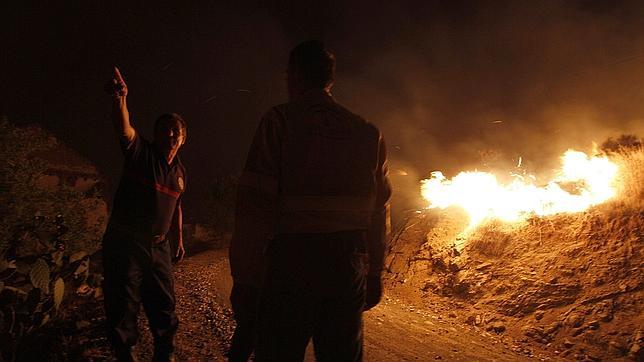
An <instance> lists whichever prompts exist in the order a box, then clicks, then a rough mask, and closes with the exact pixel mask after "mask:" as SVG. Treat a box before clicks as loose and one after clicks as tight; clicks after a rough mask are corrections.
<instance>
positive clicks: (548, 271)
mask: <svg viewBox="0 0 644 362" xmlns="http://www.w3.org/2000/svg"><path fill="white" fill-rule="evenodd" d="M620 139H621V138H620ZM629 139H630V138H629ZM629 144H631V145H634V146H633V147H619V148H618V150H619V152H615V151H606V152H604V153H603V154H599V155H597V156H588V155H576V156H575V157H578V159H579V160H581V161H582V165H583V167H582V168H581V171H583V172H582V174H589V173H584V172H586V171H592V170H593V163H592V161H593V160H594V159H598V160H601V161H600V162H601V163H600V166H601V165H605V164H607V163H610V164H612V165H615V169H616V170H617V172H616V173H615V177H614V179H611V183H610V184H611V185H613V187H614V193H613V194H612V196H611V197H609V198H606V199H604V200H601V201H600V202H596V203H591V204H589V205H588V206H587V207H586V208H583V209H580V210H573V211H574V212H556V213H552V214H549V215H548V214H545V215H540V214H539V213H534V212H533V213H528V214H524V215H523V218H520V219H519V220H515V221H511V222H507V221H503V219H502V218H493V217H489V215H487V214H486V217H484V218H481V219H479V221H480V223H476V224H475V225H472V223H471V219H470V216H469V215H471V214H469V213H467V212H466V211H463V209H460V208H459V207H458V206H457V205H447V206H448V207H446V208H443V209H441V208H433V209H428V210H424V211H422V212H420V213H418V214H416V216H415V217H413V218H411V219H410V220H408V221H407V223H406V225H407V226H406V227H405V228H404V229H403V230H401V232H400V233H399V234H397V235H396V237H395V238H394V239H393V240H392V244H391V251H390V253H389V256H388V258H387V264H386V265H387V267H388V271H389V273H388V277H389V280H390V283H389V284H390V288H391V289H390V290H391V292H392V293H398V294H400V296H403V297H409V298H415V299H418V298H420V299H419V300H420V301H421V303H427V305H428V306H430V305H432V306H434V305H436V304H437V303H445V304H446V305H447V306H446V308H447V309H449V310H452V309H453V308H454V306H455V305H458V306H459V308H461V309H462V310H461V311H460V312H459V318H460V320H461V321H462V322H463V323H468V324H471V325H473V327H474V328H480V329H482V330H487V331H492V332H496V333H503V334H505V335H508V336H511V337H512V338H513V341H514V343H515V344H516V345H517V346H518V347H517V348H518V350H521V351H525V350H532V351H534V350H538V349H542V350H547V351H549V353H550V354H559V355H560V356H563V357H565V358H573V357H578V358H586V357H587V358H591V359H592V358H611V359H612V358H623V357H626V356H630V357H631V358H635V359H638V358H642V352H641V349H640V346H641V345H642V343H644V338H642V332H641V326H642V325H643V324H642V323H643V320H642V313H641V304H642V302H643V298H644V295H643V294H642V288H643V287H644V282H643V280H644V275H643V274H642V270H641V267H640V266H641V265H642V262H644V261H643V260H642V245H644V243H643V241H644V240H643V239H642V229H643V228H644V225H643V224H642V223H643V219H642V215H644V210H643V208H642V197H643V196H644V194H643V187H642V180H643V179H644V149H643V148H642V146H641V144H639V145H638V144H636V143H634V142H630V143H629ZM595 157H597V158H595ZM602 167H603V166H602ZM611 167H612V166H611ZM597 170H600V171H601V170H603V168H601V167H600V168H598V169H597ZM602 173H603V171H601V172H599V174H600V175H601V174H602ZM453 180H454V179H452V181H453ZM443 181H444V180H443ZM448 186H449V185H448ZM471 187H477V185H476V184H474V185H472V186H471ZM495 187H496V186H495ZM581 187H583V185H581ZM530 189H531V190H536V189H537V188H536V187H535V188H530ZM564 191H565V190H564ZM565 192H566V193H569V194H572V195H584V192H583V191H581V192H579V191H574V192H573V191H565ZM458 196H462V194H460V195H458ZM469 196H470V197H476V191H471V192H470V193H469ZM437 197H446V195H438V196H437ZM565 197H569V196H567V195H565ZM437 200H444V199H440V198H439V199H437ZM483 200H485V202H488V203H492V204H485V203H483V204H480V206H481V208H480V210H483V212H487V211H488V210H491V209H493V208H494V206H495V205H493V203H495V202H501V201H503V200H501V199H499V198H498V197H496V198H495V197H490V195H489V193H488V194H487V195H484V197H483ZM468 219H469V228H468V227H466V226H467V224H468Z"/></svg>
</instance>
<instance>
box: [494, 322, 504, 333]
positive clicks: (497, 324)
mask: <svg viewBox="0 0 644 362" xmlns="http://www.w3.org/2000/svg"><path fill="white" fill-rule="evenodd" d="M492 330H493V331H494V332H496V333H499V334H500V333H503V332H505V325H504V324H503V323H501V322H494V323H492Z"/></svg>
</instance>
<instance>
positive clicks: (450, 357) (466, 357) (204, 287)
mask: <svg viewBox="0 0 644 362" xmlns="http://www.w3.org/2000/svg"><path fill="white" fill-rule="evenodd" d="M228 268H229V267H228V260H227V257H226V251H225V250H210V251H204V252H201V253H199V254H196V255H193V256H191V257H188V258H186V259H185V260H184V262H183V263H181V264H179V265H178V266H177V267H176V272H175V280H176V292H177V302H178V303H177V306H178V314H179V318H180V319H181V326H180V329H179V333H178V336H177V358H178V360H180V361H224V360H225V357H224V351H225V350H226V348H227V347H228V343H229V340H230V336H231V335H232V332H233V328H234V322H233V321H232V318H231V311H230V303H229V301H228V295H229V292H230V289H231V287H232V280H231V278H230V275H229V269H228ZM444 312H445V311H444V310H439V309H437V310H435V311H430V310H420V309H417V308H416V307H414V306H411V305H409V304H406V303H405V302H404V301H402V300H399V299H396V298H395V297H388V296H386V297H385V298H384V300H383V302H382V303H381V304H380V305H378V306H377V307H376V308H374V309H372V310H371V311H369V312H367V313H365V361H430V360H431V361H433V360H446V361H521V360H528V358H527V357H526V356H524V355H521V354H517V353H516V352H514V351H513V350H512V349H511V346H510V344H509V343H508V342H505V341H504V340H503V339H501V338H500V337H498V336H495V335H491V334H489V333H487V332H484V331H481V330H477V329H474V328H473V327H472V328H470V327H468V326H462V325H460V324H457V323H455V322H452V321H450V318H448V317H447V316H444V315H442V313H444ZM142 324H143V323H142ZM143 335H144V338H143V340H142V343H141V345H140V346H141V347H140V352H139V355H140V356H141V357H142V358H143V360H149V358H150V357H151V340H150V338H149V334H148V333H144V334H143ZM310 347H311V346H309V349H308V350H307V356H306V360H307V361H313V360H314V358H313V353H312V348H310Z"/></svg>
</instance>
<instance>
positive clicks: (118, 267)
mask: <svg viewBox="0 0 644 362" xmlns="http://www.w3.org/2000/svg"><path fill="white" fill-rule="evenodd" d="M106 91H107V92H108V93H109V94H110V95H112V96H113V110H112V112H113V113H112V116H113V120H114V128H115V130H116V133H117V135H118V137H119V141H120V143H121V149H122V151H123V154H124V156H125V166H124V169H123V176H122V177H121V181H120V183H119V187H118V190H117V192H116V196H115V199H114V208H113V211H112V214H111V216H110V221H109V223H108V226H107V231H106V232H105V236H104V237H103V267H104V273H105V281H104V290H105V314H106V324H107V335H108V338H109V340H110V342H111V343H112V346H113V348H114V351H115V354H116V358H117V359H118V360H119V361H121V360H122V361H132V360H136V356H135V354H134V352H133V347H134V345H135V344H136V343H137V341H138V337H139V332H138V326H137V318H138V313H139V307H140V304H141V303H142V304H143V309H144V310H145V313H146V316H147V318H148V320H149V322H150V329H151V330H152V335H153V337H154V357H153V359H154V360H155V361H171V360H174V343H173V340H174V335H175V333H176V331H177V327H178V325H179V321H178V319H177V316H176V315H175V311H174V310H175V297H174V285H173V281H172V256H173V255H174V256H175V257H177V258H178V259H179V260H181V259H182V258H183V256H184V254H185V251H184V248H183V238H182V224H183V221H182V210H181V197H182V195H183V192H184V190H185V185H186V184H185V182H186V181H185V180H186V171H185V168H184V167H183V164H182V163H181V161H180V160H179V158H178V156H177V152H178V150H179V148H180V147H181V146H182V145H183V144H184V142H185V139H186V123H185V121H184V120H183V119H182V118H181V116H179V115H177V114H164V115H162V116H161V117H159V118H158V119H157V121H156V123H155V126H154V142H153V143H150V142H148V141H147V140H145V139H144V138H143V137H142V136H141V135H140V134H139V132H137V131H136V130H135V129H134V128H133V127H132V125H131V124H130V117H129V112H128V108H127V101H126V98H127V94H128V88H127V85H126V84H125V81H124V80H123V77H122V76H121V74H120V72H119V70H118V69H117V68H114V78H113V79H112V80H110V81H109V82H108V84H107V85H106ZM173 224H174V225H175V226H176V227H175V228H172V230H174V232H175V233H176V235H175V238H176V240H177V242H178V247H177V251H176V253H174V254H173V253H172V252H171V250H170V249H171V246H170V243H169V240H168V238H167V237H166V236H167V234H168V233H169V230H171V226H172V225H173Z"/></svg>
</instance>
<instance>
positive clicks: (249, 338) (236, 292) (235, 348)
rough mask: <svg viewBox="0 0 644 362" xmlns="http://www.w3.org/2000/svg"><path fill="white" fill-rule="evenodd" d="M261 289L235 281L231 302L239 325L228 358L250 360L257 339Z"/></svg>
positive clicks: (241, 360) (237, 360) (239, 360)
mask: <svg viewBox="0 0 644 362" xmlns="http://www.w3.org/2000/svg"><path fill="white" fill-rule="evenodd" d="M258 303H259V289H258V288H257V287H255V286H252V285H247V284H240V283H234V284H233V289H232V291H231V292H230V304H231V306H232V308H233V314H234V317H235V322H236V323H237V326H236V327H235V333H234V334H233V338H232V341H231V343H230V350H229V351H228V360H229V361H231V362H245V361H248V359H249V358H250V355H251V354H252V353H253V350H254V349H255V345H256V340H257V307H258Z"/></svg>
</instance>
